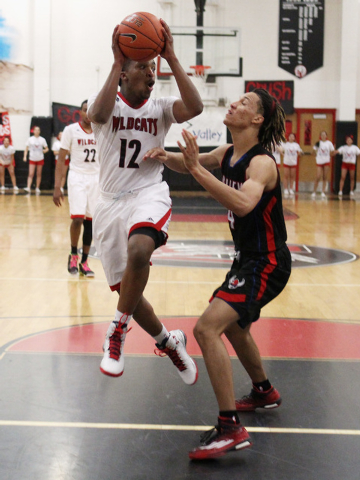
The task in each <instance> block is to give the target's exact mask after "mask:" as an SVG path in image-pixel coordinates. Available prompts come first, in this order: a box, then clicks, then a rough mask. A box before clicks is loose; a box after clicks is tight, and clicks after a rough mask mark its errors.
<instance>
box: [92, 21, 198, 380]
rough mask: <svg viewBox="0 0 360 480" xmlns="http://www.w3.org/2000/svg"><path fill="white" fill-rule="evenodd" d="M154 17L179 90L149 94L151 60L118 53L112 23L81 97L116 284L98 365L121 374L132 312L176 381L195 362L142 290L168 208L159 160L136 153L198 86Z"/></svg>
mask: <svg viewBox="0 0 360 480" xmlns="http://www.w3.org/2000/svg"><path fill="white" fill-rule="evenodd" d="M161 22H162V25H163V31H164V35H165V39H166V42H165V47H164V50H163V51H162V53H161V55H162V57H163V58H165V59H166V60H167V62H168V64H169V66H170V68H171V69H172V72H173V74H174V76H175V80H176V82H177V85H178V88H179V91H180V96H181V98H176V97H168V98H160V99H152V98H150V96H151V92H152V90H153V88H154V84H155V62H154V60H151V61H146V62H145V61H143V62H136V61H131V60H129V59H126V58H125V57H124V56H123V54H122V52H121V50H120V48H119V42H118V38H119V33H118V32H117V30H118V26H116V27H115V29H114V32H113V37H112V50H113V55H114V62H113V65H112V68H111V71H110V74H109V76H108V78H107V80H106V82H105V84H104V86H103V88H102V89H101V90H100V92H99V93H98V94H97V95H93V96H92V97H90V98H89V113H88V115H89V118H90V120H91V122H92V123H93V129H94V134H95V138H96V140H97V142H98V147H99V154H100V158H101V160H100V190H101V195H100V199H99V202H98V204H97V207H96V211H95V215H94V243H95V246H96V251H97V253H98V254H99V256H100V259H101V262H102V265H103V267H104V270H105V274H106V278H107V281H108V283H109V286H110V288H111V290H113V291H118V292H119V301H118V305H117V310H116V312H115V318H114V321H113V322H112V323H111V324H110V326H109V328H108V331H107V334H106V337H105V343H104V358H103V360H102V362H101V365H100V370H101V371H102V373H104V374H106V375H110V376H113V377H118V376H120V375H122V373H123V371H124V355H123V354H122V350H123V345H124V341H125V336H126V333H127V331H128V324H129V321H130V320H131V318H132V317H133V318H134V320H135V321H136V322H137V323H138V324H139V325H140V326H141V327H142V328H143V329H144V330H145V331H146V332H147V333H149V334H150V335H151V336H152V337H153V338H154V339H155V341H156V345H157V347H158V349H159V352H158V354H159V355H160V356H164V355H168V356H169V357H170V358H171V360H172V361H173V363H174V365H175V366H176V367H177V368H178V372H179V374H180V376H181V378H182V379H183V381H184V382H185V383H186V384H189V385H192V384H194V383H195V382H196V380H197V366H196V364H195V362H194V361H193V360H192V359H191V357H190V356H189V355H188V354H187V352H186V336H185V334H184V333H183V332H182V331H181V330H174V331H172V332H168V331H167V329H166V328H165V326H164V325H162V323H161V322H160V321H159V319H158V318H157V316H156V315H155V313H154V311H153V308H152V307H151V305H150V304H149V302H148V301H147V300H146V299H145V298H144V296H143V291H144V288H145V286H146V284H147V281H148V277H149V273H150V258H151V255H152V253H153V251H154V250H155V249H156V248H158V247H160V246H161V245H164V244H165V243H166V240H167V230H168V225H169V221H170V216H171V199H170V196H169V187H168V185H167V184H166V183H165V182H163V181H162V170H163V167H162V166H161V164H159V162H157V161H156V160H152V159H151V160H147V161H146V162H144V161H143V156H144V154H145V153H146V152H147V151H148V150H149V149H151V148H154V147H155V146H161V145H164V139H165V135H166V133H167V131H168V130H169V128H170V126H171V124H172V123H175V122H178V123H182V122H184V121H186V120H189V119H191V118H193V117H195V116H196V115H199V114H200V113H201V112H202V109H203V105H202V102H201V98H200V96H199V93H198V92H197V90H196V88H195V87H194V85H193V83H192V81H191V80H190V78H189V77H188V76H187V74H186V73H185V71H184V70H183V68H182V67H181V65H180V63H179V61H178V59H177V57H176V55H175V52H174V48H173V38H172V35H171V33H170V30H169V27H168V26H167V25H166V24H165V22H164V21H161ZM119 84H120V87H121V88H120V92H119V93H118V86H119ZM120 284H121V286H120Z"/></svg>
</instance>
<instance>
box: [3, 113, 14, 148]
mask: <svg viewBox="0 0 360 480" xmlns="http://www.w3.org/2000/svg"><path fill="white" fill-rule="evenodd" d="M4 137H9V138H10V143H11V145H12V139H11V127H10V119H9V113H8V112H0V145H2V144H3V143H4Z"/></svg>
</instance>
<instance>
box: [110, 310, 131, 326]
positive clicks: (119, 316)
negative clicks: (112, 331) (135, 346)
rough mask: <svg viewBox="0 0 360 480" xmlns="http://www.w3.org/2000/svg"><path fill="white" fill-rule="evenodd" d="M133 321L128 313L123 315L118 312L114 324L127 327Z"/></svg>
mask: <svg viewBox="0 0 360 480" xmlns="http://www.w3.org/2000/svg"><path fill="white" fill-rule="evenodd" d="M131 319H132V315H130V314H128V313H122V312H119V310H116V312H115V318H114V322H118V323H121V324H124V323H125V326H126V327H127V326H128V324H129V322H130V320H131ZM123 328H124V327H123Z"/></svg>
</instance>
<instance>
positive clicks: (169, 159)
mask: <svg viewBox="0 0 360 480" xmlns="http://www.w3.org/2000/svg"><path fill="white" fill-rule="evenodd" d="M229 146H230V145H222V146H221V147H217V148H215V149H214V150H212V151H211V152H206V153H199V163H200V165H202V166H203V167H204V168H205V169H206V170H215V169H216V168H219V167H220V165H221V160H222V158H223V156H224V154H225V151H226V150H227V149H228V148H229ZM148 158H153V159H155V160H157V161H158V162H160V163H164V164H165V165H166V166H167V167H168V168H170V170H174V171H175V172H178V173H185V174H186V173H189V170H188V169H187V168H186V165H185V163H184V156H183V154H182V153H181V152H169V151H167V150H164V149H163V148H160V147H157V148H153V149H151V150H149V151H148V152H146V154H145V155H144V160H147V159H148Z"/></svg>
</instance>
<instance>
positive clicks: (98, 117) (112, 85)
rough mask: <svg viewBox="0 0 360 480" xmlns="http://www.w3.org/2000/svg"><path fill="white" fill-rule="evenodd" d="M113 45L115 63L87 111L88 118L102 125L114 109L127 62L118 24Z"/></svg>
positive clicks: (113, 35)
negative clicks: (122, 73) (122, 51)
mask: <svg viewBox="0 0 360 480" xmlns="http://www.w3.org/2000/svg"><path fill="white" fill-rule="evenodd" d="M111 47H112V51H113V54H114V63H113V64H112V67H111V70H110V73H109V76H108V78H107V79H106V82H105V84H104V86H103V87H102V89H101V90H100V92H99V94H98V95H97V97H96V100H95V101H94V103H93V104H92V105H90V107H89V110H88V112H87V114H88V118H89V120H90V121H91V122H93V123H99V124H101V125H103V124H105V123H106V122H107V121H108V120H109V118H110V115H111V112H112V111H113V108H114V103H115V99H116V95H117V91H118V86H119V80H120V76H121V72H122V68H123V64H124V62H125V57H124V55H123V54H122V53H121V50H120V47H119V32H118V25H116V27H115V28H114V31H113V34H112V44H111Z"/></svg>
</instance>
